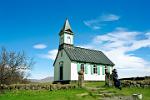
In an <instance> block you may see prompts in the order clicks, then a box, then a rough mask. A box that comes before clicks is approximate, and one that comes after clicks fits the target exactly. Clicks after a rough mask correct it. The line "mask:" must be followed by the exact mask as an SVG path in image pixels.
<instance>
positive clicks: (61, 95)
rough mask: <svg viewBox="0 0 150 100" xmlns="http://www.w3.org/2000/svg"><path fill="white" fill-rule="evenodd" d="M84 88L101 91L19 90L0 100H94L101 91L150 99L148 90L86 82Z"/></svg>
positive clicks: (5, 95) (5, 94)
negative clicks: (138, 94) (138, 95)
mask: <svg viewBox="0 0 150 100" xmlns="http://www.w3.org/2000/svg"><path fill="white" fill-rule="evenodd" d="M85 86H86V87H91V88H95V87H100V88H103V89H98V90H96V92H93V91H91V90H88V89H81V88H77V89H69V90H57V91H48V90H40V91H38V90H32V91H31V90H20V91H17V90H15V91H7V92H6V93H4V94H0V100H96V99H98V98H99V96H95V95H94V94H95V93H98V92H99V93H100V92H102V91H108V92H113V93H115V96H117V95H124V96H131V95H132V94H134V93H141V94H142V95H143V100H149V98H150V88H135V87H134V88H122V90H119V89H116V88H113V87H111V88H109V87H104V82H89V83H88V82H87V83H85ZM84 93H88V95H87V96H79V94H84Z"/></svg>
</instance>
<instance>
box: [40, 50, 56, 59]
mask: <svg viewBox="0 0 150 100" xmlns="http://www.w3.org/2000/svg"><path fill="white" fill-rule="evenodd" d="M57 52H58V50H57V49H53V50H50V51H48V53H47V54H39V55H38V56H39V57H41V58H46V59H50V60H55V58H56V55H57Z"/></svg>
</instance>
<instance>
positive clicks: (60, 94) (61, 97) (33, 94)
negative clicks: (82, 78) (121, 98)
mask: <svg viewBox="0 0 150 100" xmlns="http://www.w3.org/2000/svg"><path fill="white" fill-rule="evenodd" d="M86 92H87V90H85V89H69V90H57V91H46V90H45V91H44V90H42V91H29V90H24V91H11V92H6V93H5V94H1V95H0V100H88V99H90V100H94V98H93V97H92V96H85V97H80V96H77V94H81V93H86Z"/></svg>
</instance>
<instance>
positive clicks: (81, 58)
mask: <svg viewBox="0 0 150 100" xmlns="http://www.w3.org/2000/svg"><path fill="white" fill-rule="evenodd" d="M64 50H65V52H66V53H67V55H68V56H69V58H70V60H71V61H77V62H83V63H84V62H86V63H95V64H103V65H111V66H114V63H113V62H112V61H111V60H109V59H108V58H107V56H106V55H105V54H104V53H103V52H101V51H98V50H91V49H85V48H80V47H74V46H66V47H64Z"/></svg>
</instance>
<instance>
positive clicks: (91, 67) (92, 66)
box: [91, 65, 93, 74]
mask: <svg viewBox="0 0 150 100" xmlns="http://www.w3.org/2000/svg"><path fill="white" fill-rule="evenodd" d="M91 74H93V65H91Z"/></svg>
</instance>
